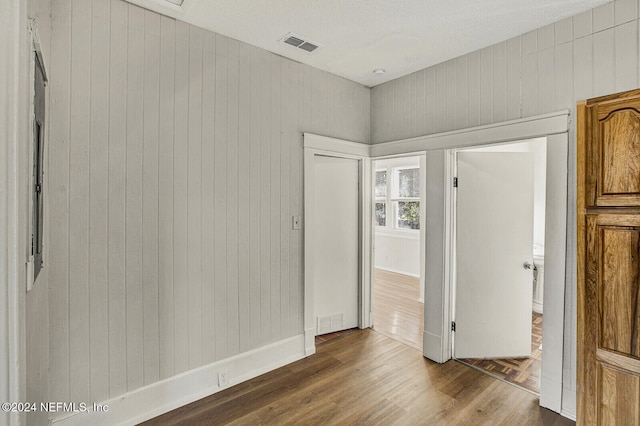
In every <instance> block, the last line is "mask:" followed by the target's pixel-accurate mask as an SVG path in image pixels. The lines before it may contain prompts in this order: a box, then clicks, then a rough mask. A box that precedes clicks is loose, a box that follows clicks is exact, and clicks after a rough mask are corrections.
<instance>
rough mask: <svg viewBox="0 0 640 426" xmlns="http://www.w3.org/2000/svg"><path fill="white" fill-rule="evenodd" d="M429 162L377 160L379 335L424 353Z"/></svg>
mask: <svg viewBox="0 0 640 426" xmlns="http://www.w3.org/2000/svg"><path fill="white" fill-rule="evenodd" d="M424 163H425V161H424V156H410V157H397V158H388V159H381V160H376V161H374V162H373V164H372V171H373V174H374V176H373V179H372V180H373V182H372V183H373V197H372V204H373V208H374V214H373V217H372V219H373V225H374V226H373V228H374V229H373V233H372V235H373V254H374V255H373V275H372V278H373V279H372V287H373V291H372V312H373V329H374V330H375V331H377V332H379V333H381V334H384V335H386V336H388V337H391V338H392V339H394V340H397V341H399V342H402V343H404V344H406V345H408V346H411V347H413V348H415V349H418V350H420V351H422V349H423V342H422V340H423V331H424V226H423V223H424V203H423V202H421V201H422V200H424V195H423V194H424V191H425V180H426V179H425V171H424Z"/></svg>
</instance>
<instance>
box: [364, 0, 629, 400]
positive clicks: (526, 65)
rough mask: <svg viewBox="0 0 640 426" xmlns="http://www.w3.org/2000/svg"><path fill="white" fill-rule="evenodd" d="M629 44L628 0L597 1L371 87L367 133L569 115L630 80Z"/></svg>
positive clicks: (394, 135)
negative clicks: (587, 8)
mask: <svg viewBox="0 0 640 426" xmlns="http://www.w3.org/2000/svg"><path fill="white" fill-rule="evenodd" d="M639 48H640V43H639V32H638V1H637V0H616V1H614V2H610V3H606V4H605V5H603V6H600V7H597V8H595V9H592V10H590V11H587V12H584V13H582V14H579V15H576V16H574V17H572V18H568V19H565V20H562V21H559V22H556V23H555V24H551V25H548V26H546V27H543V28H540V29H537V30H534V31H531V32H528V33H526V34H524V35H521V36H518V37H515V38H512V39H510V40H507V41H504V42H501V43H498V44H495V45H493V46H489V47H487V48H484V49H482V50H479V51H476V52H472V53H469V54H467V55H464V56H462V57H460V58H456V59H452V60H450V61H447V62H445V63H443V64H439V65H435V66H433V67H430V68H427V69H423V70H420V71H417V72H415V73H413V74H410V75H408V76H405V77H402V78H399V79H397V80H393V81H390V82H388V83H385V84H382V85H379V86H376V87H374V88H373V89H372V90H371V142H372V143H381V142H386V141H391V140H398V139H404V138H410V137H414V136H421V135H426V134H431V133H438V132H444V131H449V130H456V129H461V128H465V127H473V126H480V125H484V124H491V123H497V122H500V121H504V120H511V119H517V118H521V117H529V116H534V115H538V114H543V113H548V112H554V111H558V110H563V109H570V110H571V111H572V112H571V117H575V105H576V102H577V101H578V100H582V99H588V98H591V97H596V96H600V95H605V94H609V93H614V92H620V91H624V90H629V89H634V88H637V87H638V85H639V84H640V80H639V71H640V67H639ZM570 119H571V130H570V137H569V141H570V142H569V158H570V163H569V195H568V206H569V209H568V218H569V221H568V234H567V235H568V238H569V241H568V250H569V251H568V253H569V254H568V258H567V271H568V272H567V285H568V291H567V299H566V303H567V307H568V310H567V312H566V321H565V323H566V329H565V361H564V375H565V377H564V383H565V386H568V389H567V390H568V391H570V392H571V391H572V392H575V382H576V366H575V353H576V341H575V340H576V339H575V336H576V332H575V330H576V322H575V321H576V306H575V304H576V295H575V288H576V287H575V286H576V273H575V265H576V258H575V246H576V236H575V235H576V234H575V228H576V222H575V220H576V219H575V185H576V178H575V170H576V165H575V161H576V160H575V159H576V155H575V152H576V139H575V119H573V118H570ZM570 392H567V393H566V395H568V394H569V393H570ZM565 400H566V402H567V404H569V405H568V406H566V407H565V409H566V410H567V412H572V411H573V410H575V402H573V401H571V398H565ZM572 404H573V406H571V405H572ZM573 412H575V411H573Z"/></svg>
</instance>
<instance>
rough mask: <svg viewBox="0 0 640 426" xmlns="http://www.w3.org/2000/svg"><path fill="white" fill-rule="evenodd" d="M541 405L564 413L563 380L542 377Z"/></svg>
mask: <svg viewBox="0 0 640 426" xmlns="http://www.w3.org/2000/svg"><path fill="white" fill-rule="evenodd" d="M543 357H544V355H543ZM543 362H544V361H543ZM540 406H541V407H544V408H548V409H549V410H551V411H555V412H556V413H562V382H561V381H558V380H556V379H555V378H552V377H548V376H544V375H543V376H541V377H540Z"/></svg>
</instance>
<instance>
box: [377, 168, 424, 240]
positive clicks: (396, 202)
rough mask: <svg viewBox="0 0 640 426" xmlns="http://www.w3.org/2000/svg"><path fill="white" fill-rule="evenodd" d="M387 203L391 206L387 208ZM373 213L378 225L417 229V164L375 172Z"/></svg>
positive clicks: (418, 205)
mask: <svg viewBox="0 0 640 426" xmlns="http://www.w3.org/2000/svg"><path fill="white" fill-rule="evenodd" d="M389 177H391V179H389ZM388 206H391V208H390V209H389V208H388ZM375 215H376V218H375V220H376V226H377V227H378V228H385V229H389V230H392V229H401V230H418V229H420V169H419V168H418V167H395V168H390V169H382V170H377V171H376V181H375ZM388 215H391V216H388ZM387 218H388V219H389V220H387Z"/></svg>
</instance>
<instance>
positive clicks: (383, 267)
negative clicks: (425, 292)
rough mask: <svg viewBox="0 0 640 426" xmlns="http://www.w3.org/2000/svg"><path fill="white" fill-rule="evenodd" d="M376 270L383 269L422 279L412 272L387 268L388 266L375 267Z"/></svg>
mask: <svg viewBox="0 0 640 426" xmlns="http://www.w3.org/2000/svg"><path fill="white" fill-rule="evenodd" d="M374 268H375V269H382V270H383V271H387V272H393V273H394V274H400V275H406V276H408V277H414V278H420V274H414V273H412V272H407V271H400V270H398V269H393V268H387V267H386V266H375V267H374Z"/></svg>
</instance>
